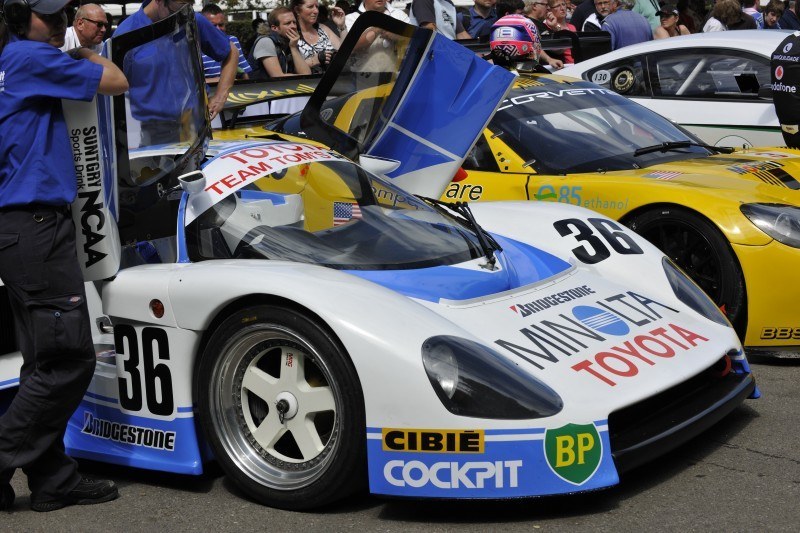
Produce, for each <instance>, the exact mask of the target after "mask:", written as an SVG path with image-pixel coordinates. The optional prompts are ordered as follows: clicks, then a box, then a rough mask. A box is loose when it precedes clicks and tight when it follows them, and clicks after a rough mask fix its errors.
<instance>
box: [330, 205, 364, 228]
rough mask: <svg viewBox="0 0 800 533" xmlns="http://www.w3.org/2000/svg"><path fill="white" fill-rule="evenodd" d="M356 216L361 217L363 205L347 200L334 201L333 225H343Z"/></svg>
mask: <svg viewBox="0 0 800 533" xmlns="http://www.w3.org/2000/svg"><path fill="white" fill-rule="evenodd" d="M354 218H361V207H359V205H358V204H351V203H347V202H333V226H334V227H336V226H341V225H342V224H346V223H347V222H350V221H351V220H352V219H354Z"/></svg>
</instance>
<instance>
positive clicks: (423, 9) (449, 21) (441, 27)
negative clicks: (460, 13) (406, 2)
mask: <svg viewBox="0 0 800 533" xmlns="http://www.w3.org/2000/svg"><path fill="white" fill-rule="evenodd" d="M409 18H410V19H411V24H416V25H417V26H419V27H421V28H428V29H429V30H433V31H436V32H439V33H441V34H442V35H444V36H445V37H447V38H448V39H471V37H470V35H469V33H467V31H466V30H465V29H464V25H463V24H461V22H459V20H458V17H457V16H456V6H454V5H453V2H452V0H413V2H412V3H411V11H410V12H409Z"/></svg>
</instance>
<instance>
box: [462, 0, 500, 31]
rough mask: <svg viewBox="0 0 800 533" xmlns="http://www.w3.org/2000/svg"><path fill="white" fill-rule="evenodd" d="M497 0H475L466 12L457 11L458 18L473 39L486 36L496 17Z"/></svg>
mask: <svg viewBox="0 0 800 533" xmlns="http://www.w3.org/2000/svg"><path fill="white" fill-rule="evenodd" d="M496 3H497V0H475V4H474V5H473V6H472V7H470V8H469V11H467V13H466V14H465V13H459V14H458V20H459V22H461V25H462V26H464V29H465V30H466V31H467V33H469V35H470V37H472V38H473V39H480V38H481V37H488V36H489V34H490V33H491V32H492V24H494V23H495V22H496V21H497V19H498V17H497V10H496V9H495V4H496Z"/></svg>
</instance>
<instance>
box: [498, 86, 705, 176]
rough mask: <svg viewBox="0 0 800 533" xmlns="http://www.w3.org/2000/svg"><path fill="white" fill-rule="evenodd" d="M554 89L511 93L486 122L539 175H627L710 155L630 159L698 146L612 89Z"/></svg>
mask: <svg viewBox="0 0 800 533" xmlns="http://www.w3.org/2000/svg"><path fill="white" fill-rule="evenodd" d="M556 87H557V88H555V89H551V88H547V89H543V88H542V87H541V86H540V85H531V86H527V87H524V88H518V89H514V90H513V91H512V92H511V95H510V97H509V98H508V99H506V100H504V101H503V102H502V103H501V104H500V106H499V108H498V111H497V114H496V115H495V116H494V118H493V119H492V121H491V122H490V123H489V129H490V130H491V132H492V135H494V136H500V138H501V139H502V140H503V141H504V142H505V143H506V144H508V145H509V147H511V148H512V149H513V150H514V151H515V152H517V153H518V154H519V155H520V156H521V157H522V158H524V159H525V160H526V161H527V162H528V164H529V166H531V167H533V168H534V169H535V170H536V171H537V172H539V173H548V174H551V173H552V174H569V173H578V172H596V171H611V170H628V169H632V168H643V167H647V166H650V165H653V164H657V163H664V162H667V161H676V160H681V159H687V158H695V157H704V156H707V155H709V154H710V152H709V151H708V150H706V149H704V148H700V147H697V146H688V147H682V148H680V149H676V150H670V151H665V152H653V153H648V154H645V155H640V156H635V155H634V153H635V152H636V150H637V149H638V148H643V147H648V146H653V145H657V144H662V143H665V142H675V141H692V142H698V141H697V139H695V138H692V137H690V136H689V135H688V134H687V133H685V132H684V131H683V130H681V129H679V128H678V127H677V126H676V125H675V124H673V123H671V122H670V121H668V120H667V119H665V118H663V117H661V116H660V115H657V114H656V113H653V112H652V111H649V110H648V109H645V108H644V107H642V106H640V105H638V104H636V103H634V102H632V101H630V100H628V99H626V98H625V97H623V96H620V95H618V94H616V93H615V92H613V91H611V90H608V89H603V88H601V87H597V86H596V85H593V84H589V83H585V82H578V83H574V84H570V85H562V84H559V85H557V86H556Z"/></svg>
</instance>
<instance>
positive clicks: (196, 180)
mask: <svg viewBox="0 0 800 533" xmlns="http://www.w3.org/2000/svg"><path fill="white" fill-rule="evenodd" d="M178 183H180V184H181V189H183V190H184V191H186V192H188V193H189V194H196V193H198V192H201V191H202V190H203V189H205V188H206V176H205V174H203V171H202V170H195V171H192V172H188V173H186V174H183V175H181V176H178Z"/></svg>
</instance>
